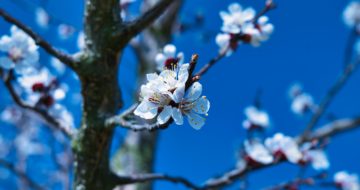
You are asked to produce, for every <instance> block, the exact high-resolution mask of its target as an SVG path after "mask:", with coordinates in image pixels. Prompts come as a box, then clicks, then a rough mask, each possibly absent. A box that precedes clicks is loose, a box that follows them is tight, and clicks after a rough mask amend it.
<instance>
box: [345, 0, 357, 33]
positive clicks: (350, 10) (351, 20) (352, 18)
mask: <svg viewBox="0 0 360 190" xmlns="http://www.w3.org/2000/svg"><path fill="white" fill-rule="evenodd" d="M343 18H344V22H345V24H346V25H348V26H349V27H354V26H357V25H358V24H359V23H360V3H359V2H357V1H353V2H351V3H350V4H349V5H348V6H347V7H346V9H345V11H344V14H343Z"/></svg>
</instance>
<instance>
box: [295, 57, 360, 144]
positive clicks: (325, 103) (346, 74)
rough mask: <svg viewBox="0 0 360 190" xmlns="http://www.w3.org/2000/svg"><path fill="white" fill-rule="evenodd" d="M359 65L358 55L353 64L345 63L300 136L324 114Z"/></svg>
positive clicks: (309, 130)
mask: <svg viewBox="0 0 360 190" xmlns="http://www.w3.org/2000/svg"><path fill="white" fill-rule="evenodd" d="M359 65H360V57H357V58H356V60H355V62H354V63H353V64H349V65H347V67H346V68H345V70H344V71H343V73H342V75H341V76H340V77H339V79H338V80H337V81H336V82H335V84H334V85H333V86H332V87H331V88H330V90H329V91H328V92H327V94H326V96H325V97H324V98H323V100H322V101H321V103H320V105H319V107H318V108H317V109H316V112H315V113H314V115H313V116H312V118H311V120H310V122H309V124H308V125H307V126H306V129H305V131H304V133H303V136H302V138H306V137H307V136H308V135H309V134H310V133H311V130H312V129H313V128H314V127H315V125H316V124H317V123H318V122H319V120H320V118H321V116H322V115H323V114H324V112H325V111H326V109H327V108H328V107H329V105H330V103H331V102H332V101H333V100H334V98H335V96H336V95H337V94H338V93H339V92H340V90H341V89H342V88H343V87H344V86H345V84H346V82H347V81H348V79H349V78H350V76H351V75H352V74H353V73H354V71H355V70H356V69H357V67H358V66H359Z"/></svg>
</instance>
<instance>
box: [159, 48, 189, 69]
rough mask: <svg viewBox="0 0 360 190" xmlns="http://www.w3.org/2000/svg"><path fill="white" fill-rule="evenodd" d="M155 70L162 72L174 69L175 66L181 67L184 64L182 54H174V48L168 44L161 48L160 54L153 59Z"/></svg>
mask: <svg viewBox="0 0 360 190" xmlns="http://www.w3.org/2000/svg"><path fill="white" fill-rule="evenodd" d="M155 61H156V64H157V69H158V70H159V71H162V70H164V68H165V69H174V68H175V67H177V65H181V64H183V62H184V53H182V52H179V53H177V54H176V47H175V46H174V45H172V44H168V45H166V46H165V47H164V48H163V51H162V52H161V53H158V54H157V55H156V57H155Z"/></svg>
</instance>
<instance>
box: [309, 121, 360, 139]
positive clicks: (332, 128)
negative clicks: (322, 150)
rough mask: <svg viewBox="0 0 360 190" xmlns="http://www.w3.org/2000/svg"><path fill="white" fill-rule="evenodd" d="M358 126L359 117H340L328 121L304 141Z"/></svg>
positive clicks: (321, 137)
mask: <svg viewBox="0 0 360 190" xmlns="http://www.w3.org/2000/svg"><path fill="white" fill-rule="evenodd" d="M359 126H360V117H358V118H355V119H341V120H336V121H334V122H332V123H329V124H327V125H325V126H323V127H321V128H319V129H317V130H316V131H315V132H314V133H312V134H311V135H310V136H309V138H307V139H305V141H311V140H313V139H324V138H327V137H331V136H334V135H336V134H338V133H343V132H346V131H350V130H352V129H355V128H357V127H359Z"/></svg>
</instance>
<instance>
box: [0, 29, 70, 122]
mask: <svg viewBox="0 0 360 190" xmlns="http://www.w3.org/2000/svg"><path fill="white" fill-rule="evenodd" d="M10 31H11V34H10V35H9V36H8V35H5V36H2V37H1V38H0V53H1V54H0V67H1V68H2V69H4V70H9V71H15V73H16V74H17V75H16V80H17V82H18V84H19V85H20V87H21V88H20V89H19V90H21V93H22V94H23V95H24V97H25V101H26V103H27V104H28V105H31V106H34V107H37V108H40V109H43V110H45V111H49V114H51V115H52V116H54V117H55V118H56V119H57V120H58V121H59V122H60V123H63V124H64V126H69V127H70V126H73V118H72V116H71V114H70V113H69V112H68V111H67V110H66V109H65V108H64V107H63V106H62V105H61V104H59V103H57V101H61V100H63V99H64V98H65V96H66V91H67V87H66V86H65V85H62V84H60V83H59V81H58V80H56V79H55V77H53V76H52V75H51V74H50V72H49V71H48V70H47V69H46V68H42V69H40V70H39V69H38V68H37V63H38V61H39V52H38V46H37V45H36V44H35V41H34V40H33V39H32V38H31V37H30V36H28V35H27V34H26V33H25V32H24V31H22V30H20V29H19V28H17V27H16V26H12V27H11V29H10Z"/></svg>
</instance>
